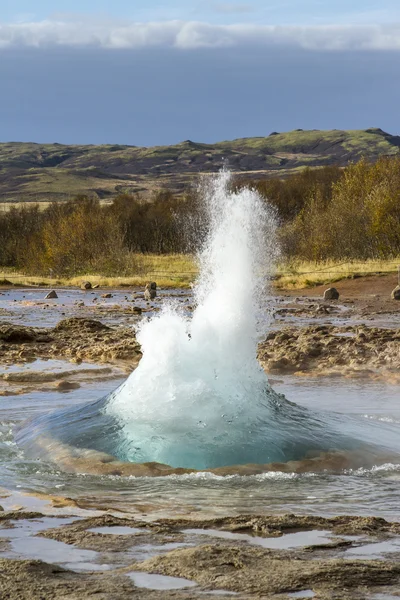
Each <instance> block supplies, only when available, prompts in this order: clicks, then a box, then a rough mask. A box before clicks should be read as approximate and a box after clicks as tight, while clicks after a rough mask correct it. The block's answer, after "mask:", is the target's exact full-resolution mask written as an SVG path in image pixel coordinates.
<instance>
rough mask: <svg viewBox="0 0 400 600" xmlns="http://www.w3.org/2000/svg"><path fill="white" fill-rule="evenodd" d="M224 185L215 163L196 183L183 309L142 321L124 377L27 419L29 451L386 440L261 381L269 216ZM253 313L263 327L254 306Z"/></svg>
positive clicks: (215, 449)
mask: <svg viewBox="0 0 400 600" xmlns="http://www.w3.org/2000/svg"><path fill="white" fill-rule="evenodd" d="M230 188H231V186H230V175H229V173H227V172H222V173H221V174H220V175H219V176H218V177H217V178H215V179H214V180H213V181H212V182H211V184H210V185H209V186H208V189H207V191H206V193H205V195H204V203H205V209H206V214H207V224H208V227H207V233H206V235H205V237H204V239H203V243H202V247H201V249H200V251H199V255H198V260H199V266H200V275H199V279H198V282H197V284H196V287H195V288H194V297H195V306H196V308H195V310H194V313H193V316H192V318H191V319H190V318H188V317H185V316H184V315H183V314H182V313H181V311H180V309H179V307H177V306H174V305H173V304H170V305H168V306H165V307H164V309H163V310H162V312H161V313H160V314H159V315H158V316H155V317H153V318H152V319H151V320H149V321H146V322H143V323H142V325H141V326H140V328H139V330H138V332H137V337H138V340H139V341H140V343H141V345H142V349H143V358H142V360H141V362H140V363H139V366H138V367H137V369H136V370H135V371H134V372H133V373H132V374H131V375H130V377H129V378H128V379H127V380H126V382H125V383H124V384H123V385H122V386H120V387H119V388H118V389H117V390H116V391H115V392H113V393H112V394H110V395H109V396H107V397H106V398H103V399H101V400H100V401H98V402H96V403H94V404H90V405H89V406H85V407H83V408H73V409H67V410H64V411H58V412H56V413H54V414H52V415H50V416H48V415H46V416H44V417H42V418H39V419H37V420H36V422H34V423H33V424H30V425H29V426H28V427H27V428H25V430H24V431H22V432H20V435H19V441H20V442H21V443H22V444H24V445H25V446H26V447H29V449H30V451H31V452H32V453H35V454H36V455H39V456H43V455H46V453H47V456H48V455H49V454H50V455H51V453H52V452H54V451H55V450H54V449H55V448H59V444H62V448H63V450H62V452H65V451H66V450H65V449H67V451H68V453H70V454H71V455H73V456H74V457H76V456H78V457H79V459H80V458H81V457H82V456H85V455H86V454H87V453H86V454H85V452H86V450H87V449H92V450H97V451H101V452H106V453H108V454H110V455H112V456H114V457H116V458H118V459H120V460H121V461H128V462H133V463H147V462H156V463H163V464H166V465H171V466H172V467H185V468H190V469H199V470H201V469H212V468H217V467H223V466H227V465H245V464H249V463H252V464H258V465H264V466H265V468H266V469H268V468H269V467H268V465H270V463H273V462H277V461H278V462H280V463H282V462H287V461H292V460H300V459H304V458H306V457H310V458H311V457H316V456H318V455H320V454H321V453H322V452H331V451H335V450H340V451H354V453H356V454H357V455H358V458H359V456H360V453H361V455H365V456H367V455H368V457H369V459H368V462H369V463H371V461H372V462H373V461H374V457H375V456H377V455H378V454H379V452H381V450H382V448H383V447H384V448H385V449H386V448H390V447H392V448H393V447H394V446H393V443H394V440H396V442H397V438H398V436H397V432H394V433H393V435H390V434H391V432H390V431H389V430H388V431H387V432H386V435H385V444H379V447H377V446H376V442H377V440H378V439H379V437H380V436H379V433H377V427H376V426H374V425H372V424H364V423H362V422H358V421H357V420H355V419H351V418H345V417H342V416H340V415H334V414H328V413H315V412H311V411H308V410H307V409H304V408H301V407H299V406H297V405H295V404H293V403H291V402H288V401H287V400H286V399H285V398H284V397H283V396H281V395H279V394H276V393H275V392H274V391H273V390H272V389H271V387H270V385H269V383H268V379H267V376H266V375H265V373H264V371H263V370H262V368H261V367H260V365H259V363H258V362H257V358H256V354H257V343H258V340H259V339H260V332H259V331H258V317H259V316H260V315H261V304H262V301H263V298H264V297H265V282H266V276H267V275H268V273H269V272H270V269H271V264H272V262H273V260H274V257H275V256H276V237H275V220H274V216H273V212H272V211H271V209H269V208H268V206H267V205H266V204H265V202H264V201H263V200H262V199H261V198H260V196H259V195H258V194H257V193H256V192H255V191H253V190H250V189H242V190H239V191H231V189H230ZM263 319H264V327H265V307H264V310H263ZM360 440H362V442H361V441H360ZM57 444H58V445H57ZM396 445H397V446H398V442H397V444H396V443H395V446H396ZM58 452H59V450H58ZM53 456H54V454H53ZM371 456H372V458H371ZM63 458H65V457H63ZM64 462H65V461H64ZM270 467H271V468H276V465H275V466H273V465H272V466H271V465H270ZM84 468H87V465H85V467H84ZM309 468H312V464H310V466H309Z"/></svg>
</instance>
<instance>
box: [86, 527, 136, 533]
mask: <svg viewBox="0 0 400 600" xmlns="http://www.w3.org/2000/svg"><path fill="white" fill-rule="evenodd" d="M88 531H90V532H91V533H102V534H103V535H134V534H135V533H143V531H144V530H143V529H138V528H137V527H93V528H92V529H88Z"/></svg>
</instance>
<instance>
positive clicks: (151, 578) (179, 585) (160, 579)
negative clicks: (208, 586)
mask: <svg viewBox="0 0 400 600" xmlns="http://www.w3.org/2000/svg"><path fill="white" fill-rule="evenodd" d="M128 576H129V577H130V578H131V579H132V580H133V583H134V584H135V586H136V587H140V588H146V589H148V590H182V589H184V588H187V587H195V586H197V583H196V582H195V581H190V579H182V578H180V577H167V576H166V575H149V573H140V572H137V571H132V572H131V573H128Z"/></svg>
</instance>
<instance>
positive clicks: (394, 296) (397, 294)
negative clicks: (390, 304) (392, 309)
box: [390, 285, 400, 300]
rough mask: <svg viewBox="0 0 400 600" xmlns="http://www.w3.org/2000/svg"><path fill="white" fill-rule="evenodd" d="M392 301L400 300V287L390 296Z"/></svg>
mask: <svg viewBox="0 0 400 600" xmlns="http://www.w3.org/2000/svg"><path fill="white" fill-rule="evenodd" d="M390 297H391V299H392V300H400V285H398V286H396V287H395V288H394V290H393V292H392V293H391V294H390Z"/></svg>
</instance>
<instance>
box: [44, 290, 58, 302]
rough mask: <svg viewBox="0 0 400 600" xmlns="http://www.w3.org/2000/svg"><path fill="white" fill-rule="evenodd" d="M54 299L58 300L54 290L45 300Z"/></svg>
mask: <svg viewBox="0 0 400 600" xmlns="http://www.w3.org/2000/svg"><path fill="white" fill-rule="evenodd" d="M52 298H58V296H57V293H56V292H55V291H54V290H51V292H49V293H48V294H47V296H45V300H51V299H52Z"/></svg>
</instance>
